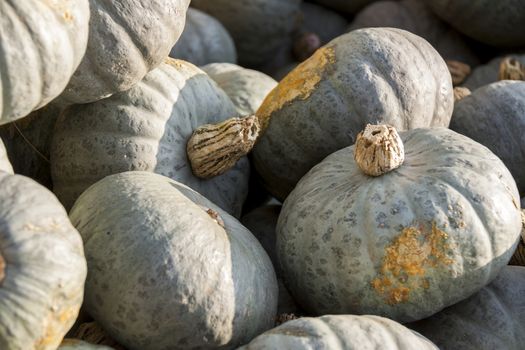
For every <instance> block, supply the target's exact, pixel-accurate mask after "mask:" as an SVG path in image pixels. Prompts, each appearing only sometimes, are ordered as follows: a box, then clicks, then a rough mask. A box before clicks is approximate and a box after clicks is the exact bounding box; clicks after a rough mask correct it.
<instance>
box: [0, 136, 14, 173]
mask: <svg viewBox="0 0 525 350" xmlns="http://www.w3.org/2000/svg"><path fill="white" fill-rule="evenodd" d="M0 171H5V172H7V173H9V174H13V167H12V166H11V163H10V162H9V158H8V157H7V151H6V149H5V146H4V143H3V142H2V139H1V138H0Z"/></svg>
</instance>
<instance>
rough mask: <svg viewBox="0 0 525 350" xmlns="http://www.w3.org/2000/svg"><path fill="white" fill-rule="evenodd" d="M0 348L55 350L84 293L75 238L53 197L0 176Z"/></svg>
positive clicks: (31, 184) (27, 183)
mask: <svg viewBox="0 0 525 350" xmlns="http://www.w3.org/2000/svg"><path fill="white" fill-rule="evenodd" d="M0 188H1V189H2V190H1V191H0V349H2V350H28V349H35V350H55V349H56V348H57V347H58V345H59V344H60V342H61V341H62V338H63V337H64V335H65V334H66V332H67V331H68V330H69V328H70V327H71V326H72V325H73V323H74V322H75V318H76V317H77V315H78V311H79V309H80V305H81V303H82V299H83V294H84V281H85V279H86V259H85V258H84V252H83V248H82V240H81V239H80V235H79V234H78V232H77V231H76V230H75V228H74V227H73V226H72V225H71V223H70V221H69V219H68V217H67V214H66V212H65V210H64V208H63V207H62V206H61V205H60V203H59V202H58V200H57V199H56V198H55V196H53V194H52V193H51V192H50V191H49V190H47V189H45V188H44V187H42V186H41V185H39V184H37V183H36V182H34V181H33V180H30V179H28V178H26V177H24V176H20V175H9V174H7V173H3V172H0Z"/></svg>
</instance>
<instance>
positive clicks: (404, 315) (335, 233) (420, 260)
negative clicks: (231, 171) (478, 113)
mask: <svg viewBox="0 0 525 350" xmlns="http://www.w3.org/2000/svg"><path fill="white" fill-rule="evenodd" d="M400 135H401V138H402V140H403V143H404V149H405V161H404V163H403V164H402V165H401V166H400V167H399V168H397V169H396V170H393V171H390V172H388V173H386V174H384V175H382V176H379V177H370V176H367V175H364V173H363V172H362V171H361V170H360V169H359V167H358V166H357V165H356V163H355V161H354V158H353V155H354V146H351V147H347V148H344V149H341V150H339V151H337V152H335V153H333V154H332V155H330V156H329V157H327V158H326V159H325V160H323V161H322V162H321V163H320V164H318V165H317V166H315V167H314V168H313V169H312V170H311V171H310V172H309V173H308V174H307V175H305V176H304V177H303V178H302V179H301V181H300V182H299V183H298V184H297V187H296V188H295V189H294V191H293V192H292V193H291V194H290V195H289V196H288V198H287V199H286V201H285V202H284V205H283V209H282V211H281V214H280V216H279V222H278V224H277V253H278V255H279V260H280V262H281V267H282V269H283V272H284V276H285V280H286V282H287V286H288V287H289V290H290V292H292V295H293V296H294V297H295V298H296V300H297V301H298V303H299V304H300V305H301V306H303V307H304V308H305V309H306V310H307V311H310V312H313V313H315V314H326V313H356V314H367V313H370V314H376V315H382V316H385V317H389V318H392V319H394V320H396V321H399V322H408V321H415V320H419V319H422V318H424V317H428V316H430V315H432V314H433V313H435V312H437V311H439V310H441V309H443V308H444V307H446V306H449V305H451V304H454V303H456V302H458V301H460V300H462V299H464V298H466V297H468V296H470V295H471V294H473V293H475V292H476V291H477V290H479V289H480V288H482V287H483V286H485V285H486V284H488V283H489V282H490V281H491V280H492V279H494V277H495V276H496V274H497V273H498V272H499V271H500V269H501V268H502V267H503V266H505V265H506V264H507V263H508V261H509V260H510V257H511V256H512V253H513V252H514V249H515V248H516V244H517V241H518V236H519V234H520V231H521V217H520V211H519V209H518V201H519V197H518V191H517V189H516V185H515V182H514V180H513V179H512V177H511V175H510V173H509V171H508V170H507V169H506V168H505V166H504V165H503V163H502V162H501V160H499V159H498V158H497V157H496V156H495V155H494V154H493V153H491V152H490V150H488V149H487V148H486V147H483V146H482V145H480V144H478V143H476V142H474V141H472V140H470V139H468V138H467V137H465V136H463V135H460V134H457V133H455V132H453V131H451V130H449V129H446V128H435V129H415V130H410V131H406V132H403V133H400Z"/></svg>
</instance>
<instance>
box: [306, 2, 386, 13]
mask: <svg viewBox="0 0 525 350" xmlns="http://www.w3.org/2000/svg"><path fill="white" fill-rule="evenodd" d="M374 1H376V0H314V2H316V3H318V4H320V5H323V6H326V7H328V8H332V9H334V10H337V11H340V12H345V13H350V14H355V13H357V12H359V10H361V9H362V8H363V7H365V6H366V5H368V4H370V3H372V2H374Z"/></svg>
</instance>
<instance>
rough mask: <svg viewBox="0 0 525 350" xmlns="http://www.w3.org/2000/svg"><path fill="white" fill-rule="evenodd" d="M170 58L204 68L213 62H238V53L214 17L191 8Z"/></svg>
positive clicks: (229, 37)
mask: <svg viewBox="0 0 525 350" xmlns="http://www.w3.org/2000/svg"><path fill="white" fill-rule="evenodd" d="M170 57H173V58H179V59H182V60H185V61H188V62H191V63H193V64H195V65H197V66H202V65H205V64H208V63H213V62H228V63H236V62H237V52H236V51H235V44H234V43H233V39H232V37H231V36H230V33H228V31H227V30H226V28H224V26H223V25H222V24H221V22H219V21H218V20H216V19H215V18H213V17H212V16H210V15H208V14H206V13H204V12H202V11H199V10H197V9H193V8H189V9H188V11H187V12H186V25H185V27H184V31H183V32H182V35H181V36H180V38H179V40H178V41H177V43H176V44H175V46H174V47H173V48H172V49H171V51H170Z"/></svg>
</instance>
